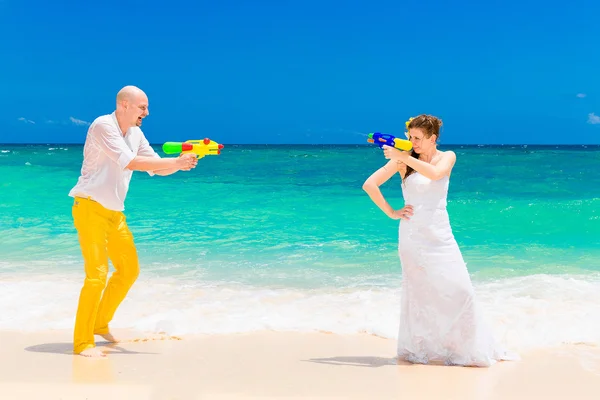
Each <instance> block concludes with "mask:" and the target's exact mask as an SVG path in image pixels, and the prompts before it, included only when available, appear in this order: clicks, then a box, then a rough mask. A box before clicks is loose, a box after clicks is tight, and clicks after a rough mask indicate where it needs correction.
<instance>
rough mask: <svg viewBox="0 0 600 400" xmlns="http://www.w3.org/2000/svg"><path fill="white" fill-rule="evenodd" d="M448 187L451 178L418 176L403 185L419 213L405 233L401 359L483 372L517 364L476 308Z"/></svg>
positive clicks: (401, 241)
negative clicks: (455, 231)
mask: <svg viewBox="0 0 600 400" xmlns="http://www.w3.org/2000/svg"><path fill="white" fill-rule="evenodd" d="M448 186H449V178H448V177H447V176H446V177H444V178H442V179H440V180H437V181H432V180H430V179H428V178H426V177H425V176H423V175H421V174H419V173H418V172H416V171H415V172H413V173H412V174H411V175H409V176H408V177H407V178H406V179H405V180H404V182H403V183H402V194H403V196H404V204H405V205H412V206H413V213H414V214H413V215H412V216H411V217H409V218H410V219H409V220H401V222H400V228H399V246H398V252H399V255H400V262H401V265H402V296H401V297H402V300H401V301H402V303H401V312H400V330H399V335H398V357H399V359H403V360H406V361H409V362H412V363H419V364H427V363H429V362H433V361H435V362H441V363H445V364H446V365H463V366H478V367H488V366H490V365H492V364H494V363H495V362H496V361H498V360H509V359H510V360H514V359H517V358H518V356H516V355H510V354H508V353H507V352H505V351H504V350H502V349H501V348H500V347H499V346H498V345H497V344H496V343H495V340H494V337H493V335H492V332H491V330H490V328H489V327H488V326H487V324H486V322H485V321H484V319H483V315H482V313H481V311H480V310H479V307H478V305H477V303H476V300H475V292H474V290H473V286H472V284H471V278H470V276H469V272H468V271H467V267H466V264H465V262H464V260H463V257H462V254H461V252H460V250H459V247H458V245H457V243H456V240H455V239H454V235H453V233H452V228H451V226H450V220H449V218H448V212H447V210H446V197H447V194H448Z"/></svg>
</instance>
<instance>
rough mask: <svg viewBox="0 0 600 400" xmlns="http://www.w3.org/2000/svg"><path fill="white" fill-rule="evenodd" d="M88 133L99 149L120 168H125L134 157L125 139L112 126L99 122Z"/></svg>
mask: <svg viewBox="0 0 600 400" xmlns="http://www.w3.org/2000/svg"><path fill="white" fill-rule="evenodd" d="M90 133H91V136H92V138H93V140H94V143H95V144H96V145H97V146H98V147H99V148H100V150H102V152H104V153H105V154H106V155H107V156H108V158H110V159H111V160H112V161H114V162H116V163H117V164H118V165H119V167H121V169H125V168H126V167H127V166H128V165H129V163H130V162H131V160H133V159H134V158H135V154H134V153H133V152H132V151H131V150H130V149H129V147H127V143H125V139H123V136H121V133H120V132H119V131H118V129H116V128H115V127H114V126H112V125H110V124H107V123H102V122H99V123H96V124H95V125H94V127H93V128H92V129H91V132H90Z"/></svg>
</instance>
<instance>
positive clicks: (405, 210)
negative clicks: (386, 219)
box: [390, 205, 413, 220]
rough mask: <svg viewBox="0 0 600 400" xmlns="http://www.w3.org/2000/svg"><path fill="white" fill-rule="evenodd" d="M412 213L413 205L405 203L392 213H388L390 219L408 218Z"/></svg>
mask: <svg viewBox="0 0 600 400" xmlns="http://www.w3.org/2000/svg"><path fill="white" fill-rule="evenodd" d="M412 215H413V206H411V205H406V206H404V207H402V208H401V209H399V210H395V211H394V212H393V213H392V215H390V218H391V219H405V220H409V219H410V217H412Z"/></svg>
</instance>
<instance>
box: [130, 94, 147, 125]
mask: <svg viewBox="0 0 600 400" xmlns="http://www.w3.org/2000/svg"><path fill="white" fill-rule="evenodd" d="M149 114H150V110H149V108H148V97H146V95H145V94H141V93H140V94H137V95H136V96H134V97H133V98H132V99H131V101H129V102H128V105H127V121H129V122H130V124H131V126H142V119H144V118H146V117H147V116H148V115H149Z"/></svg>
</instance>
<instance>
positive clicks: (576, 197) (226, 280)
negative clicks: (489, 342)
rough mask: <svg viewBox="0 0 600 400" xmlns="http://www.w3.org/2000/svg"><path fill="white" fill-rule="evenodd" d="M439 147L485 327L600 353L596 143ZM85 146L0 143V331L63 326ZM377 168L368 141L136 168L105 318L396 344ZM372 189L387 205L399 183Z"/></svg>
mask: <svg viewBox="0 0 600 400" xmlns="http://www.w3.org/2000/svg"><path fill="white" fill-rule="evenodd" d="M155 148H156V150H157V151H158V152H159V154H160V153H161V150H160V146H156V147H155ZM441 149H442V150H446V149H452V150H454V151H455V152H456V153H457V156H458V161H457V165H456V167H455V169H454V172H453V175H452V178H451V183H450V193H449V197H448V201H449V203H448V211H449V213H450V219H451V223H452V226H453V229H454V234H455V237H456V239H457V241H458V243H459V245H460V246H461V249H462V251H463V255H464V257H465V259H466V262H467V266H468V268H469V270H470V272H471V275H472V279H473V281H474V284H475V287H476V290H477V293H478V298H479V301H480V303H481V304H482V306H483V307H484V309H485V311H486V314H487V316H488V319H489V320H490V322H491V323H492V325H493V327H494V329H495V331H496V333H497V335H498V337H499V338H500V339H501V340H503V341H505V342H506V343H507V344H508V345H510V346H512V347H515V348H517V349H519V348H521V349H522V348H526V347H535V346H546V345H553V344H559V343H577V342H586V343H595V344H598V345H600V311H599V310H600V307H599V306H598V305H599V304H600V174H598V173H597V166H598V165H599V164H600V147H598V146H595V147H594V146H573V147H553V146H549V147H537V146H498V147H493V146H492V147H486V146H446V147H442V148H441ZM82 151H83V147H82V146H81V145H0V227H1V236H0V308H1V309H2V310H3V313H1V314H0V329H27V330H42V329H71V327H72V323H73V319H74V313H75V309H76V305H77V304H76V303H77V297H78V294H79V289H80V286H81V283H82V281H83V271H82V260H81V255H80V249H79V246H78V242H77V236H76V232H75V229H74V227H73V224H72V218H71V204H72V199H71V198H69V197H68V196H67V193H68V192H69V190H70V189H71V187H72V186H73V185H74V184H75V182H76V180H77V178H78V174H79V170H80V167H81V161H82ZM385 161H386V160H385V159H384V157H383V155H382V153H381V150H379V149H378V148H376V147H372V146H369V145H364V146H363V145H357V146H325V145H323V146H258V145H227V144H226V147H225V148H224V149H223V152H222V154H221V155H220V156H215V157H206V158H204V159H202V160H200V161H199V164H198V167H197V168H196V169H195V170H193V171H190V172H179V173H177V174H175V175H172V176H169V177H150V176H148V175H147V174H145V173H142V172H135V173H134V175H133V179H132V182H131V186H130V191H129V195H128V197H127V201H126V210H125V213H126V215H127V218H128V223H129V225H130V228H131V230H132V231H133V233H134V237H135V240H136V243H137V248H138V252H139V257H140V261H141V267H142V272H141V275H140V278H139V280H138V281H137V283H136V284H135V285H134V287H133V289H132V290H131V292H130V294H129V296H128V298H127V299H126V300H125V302H124V303H123V305H122V306H121V308H120V309H119V311H118V313H117V316H116V317H115V321H114V325H115V326H122V327H131V328H136V329H143V330H149V331H154V330H163V331H168V332H169V333H173V334H190V333H222V332H247V331H252V330H261V329H272V330H278V331H314V330H321V331H330V332H335V333H353V332H369V333H374V334H378V335H381V336H386V337H390V338H395V337H396V332H397V329H398V321H399V298H400V297H399V296H400V282H401V269H400V263H399V260H398V255H397V245H398V242H397V241H398V221H394V220H391V219H389V218H387V217H386V216H385V215H384V214H383V213H382V212H381V211H380V210H379V209H378V208H377V207H376V206H375V205H374V204H373V203H372V202H371V200H370V199H369V197H368V196H367V194H366V193H364V192H363V191H362V189H361V186H362V183H363V182H364V180H365V179H366V178H367V177H368V176H369V175H370V174H371V173H372V172H373V171H375V170H376V169H377V168H379V167H380V166H382V165H383V164H385ZM382 190H383V193H384V195H385V196H386V197H387V199H388V201H389V202H390V203H391V204H392V205H393V206H394V207H396V208H400V207H402V205H403V202H402V194H401V190H400V178H399V177H398V176H396V177H394V178H392V180H390V181H389V182H388V183H387V184H386V185H384V186H383V187H382Z"/></svg>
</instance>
